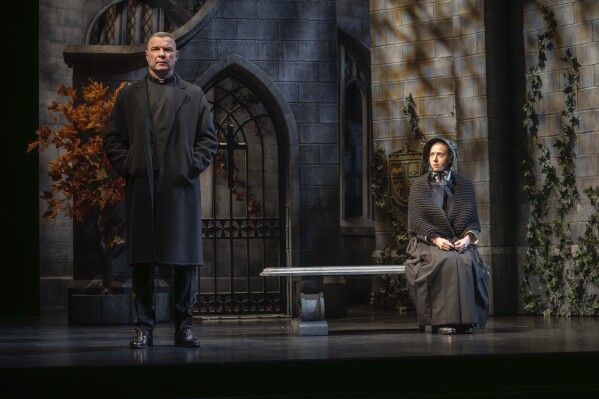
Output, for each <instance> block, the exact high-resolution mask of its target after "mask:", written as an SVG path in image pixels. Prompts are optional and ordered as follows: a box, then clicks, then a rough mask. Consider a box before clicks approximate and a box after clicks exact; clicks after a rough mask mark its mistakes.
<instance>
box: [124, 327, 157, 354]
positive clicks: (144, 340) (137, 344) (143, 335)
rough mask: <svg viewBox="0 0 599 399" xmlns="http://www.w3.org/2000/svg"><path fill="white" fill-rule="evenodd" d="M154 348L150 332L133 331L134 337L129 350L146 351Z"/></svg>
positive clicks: (152, 336)
mask: <svg viewBox="0 0 599 399" xmlns="http://www.w3.org/2000/svg"><path fill="white" fill-rule="evenodd" d="M148 346H154V335H153V334H152V331H151V330H135V335H134V336H133V339H132V340H131V342H130V343H129V347H130V348H131V349H146V348H147V347H148Z"/></svg>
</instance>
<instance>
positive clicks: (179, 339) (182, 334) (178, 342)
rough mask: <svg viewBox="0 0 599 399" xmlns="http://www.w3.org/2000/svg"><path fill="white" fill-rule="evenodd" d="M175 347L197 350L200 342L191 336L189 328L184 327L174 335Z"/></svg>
mask: <svg viewBox="0 0 599 399" xmlns="http://www.w3.org/2000/svg"><path fill="white" fill-rule="evenodd" d="M175 346H182V347H184V348H197V347H199V346H200V340H199V339H197V338H196V337H195V336H194V335H193V333H192V332H191V327H185V328H183V329H181V330H179V331H177V332H176V333H175Z"/></svg>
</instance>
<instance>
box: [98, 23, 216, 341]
mask: <svg viewBox="0 0 599 399" xmlns="http://www.w3.org/2000/svg"><path fill="white" fill-rule="evenodd" d="M178 56H179V52H178V50H177V45H176V43H175V40H174V38H173V37H172V35H170V34H169V33H165V32H157V33H154V34H153V35H152V36H151V37H150V39H149V40H148V42H147V47H146V61H147V62H148V74H147V75H146V77H145V78H144V79H142V80H140V81H138V82H135V83H133V84H131V85H128V86H126V87H124V88H123V89H122V90H121V91H120V93H119V95H118V96H117V98H116V101H115V103H114V108H113V111H112V117H111V120H110V124H109V126H108V128H107V130H106V132H105V134H104V151H105V152H106V155H107V157H108V159H109V161H110V163H111V165H112V167H113V168H114V169H115V170H116V172H117V173H119V174H120V175H122V176H123V177H124V178H125V179H126V181H127V188H126V197H125V214H126V235H125V242H126V245H127V258H128V262H129V265H130V266H131V267H132V274H133V297H134V305H135V311H136V319H135V324H134V327H135V335H134V337H133V340H132V341H131V343H130V347H131V349H145V348H147V347H148V346H153V335H152V331H153V329H154V323H155V310H154V270H155V266H156V265H157V264H161V265H172V268H173V287H172V288H173V318H174V322H175V336H174V343H175V345H176V346H183V347H187V348H193V347H198V346H199V345H200V342H199V340H198V339H197V338H196V337H195V336H194V335H193V332H192V307H193V304H194V302H195V297H196V290H197V281H196V278H197V266H199V265H202V264H203V256H202V219H201V217H202V206H201V193H200V173H201V172H202V171H204V170H205V169H206V168H207V167H208V166H209V164H210V162H211V160H212V157H213V156H214V154H215V152H216V150H217V146H218V144H217V141H216V135H215V130H214V124H213V122H212V118H211V115H210V107H209V105H208V101H207V99H206V96H205V94H204V92H203V91H202V90H201V89H200V88H199V87H197V86H195V85H193V84H190V83H187V82H185V81H184V80H183V79H181V78H180V77H179V76H178V75H177V74H175V73H174V66H175V63H176V62H177V58H178Z"/></svg>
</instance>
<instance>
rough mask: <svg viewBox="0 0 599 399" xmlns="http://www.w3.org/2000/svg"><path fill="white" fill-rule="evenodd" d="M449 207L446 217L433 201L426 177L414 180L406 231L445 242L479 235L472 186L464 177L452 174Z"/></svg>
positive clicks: (426, 175) (427, 176)
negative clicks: (474, 232)
mask: <svg viewBox="0 0 599 399" xmlns="http://www.w3.org/2000/svg"><path fill="white" fill-rule="evenodd" d="M452 176H453V179H454V183H453V195H454V196H453V205H452V207H451V209H450V210H449V214H448V215H445V212H444V211H443V210H442V209H441V208H439V207H438V206H437V205H436V204H435V202H434V201H433V197H432V195H431V187H430V185H429V174H428V173H427V174H425V175H423V176H421V177H420V178H418V180H416V181H415V182H414V183H413V184H412V187H411V188H410V197H409V200H408V230H409V232H410V233H412V234H416V235H419V236H428V237H437V236H440V237H443V238H447V239H452V238H461V237H462V236H463V235H464V234H465V233H466V232H468V231H471V230H473V231H476V232H477V233H478V232H479V231H480V222H479V220H478V212H477V210H476V196H475V194H474V186H473V185H472V183H471V182H470V181H469V180H468V179H466V178H465V177H463V176H461V175H458V174H457V173H455V172H452Z"/></svg>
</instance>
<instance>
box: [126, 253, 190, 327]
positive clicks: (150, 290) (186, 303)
mask: <svg viewBox="0 0 599 399" xmlns="http://www.w3.org/2000/svg"><path fill="white" fill-rule="evenodd" d="M131 267H132V269H133V304H134V306H135V322H134V327H135V328H136V329H141V330H152V329H153V328H154V324H155V322H156V310H155V306H154V271H155V269H156V267H155V264H153V263H138V264H134V265H131ZM172 268H173V287H172V288H173V289H172V296H173V298H172V299H173V301H172V302H173V319H174V321H175V331H180V330H181V329H183V328H186V327H191V325H192V309H193V305H194V303H195V299H196V292H197V288H196V284H197V282H196V278H197V267H196V266H172Z"/></svg>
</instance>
